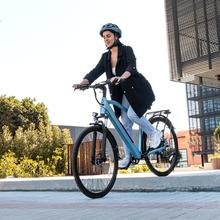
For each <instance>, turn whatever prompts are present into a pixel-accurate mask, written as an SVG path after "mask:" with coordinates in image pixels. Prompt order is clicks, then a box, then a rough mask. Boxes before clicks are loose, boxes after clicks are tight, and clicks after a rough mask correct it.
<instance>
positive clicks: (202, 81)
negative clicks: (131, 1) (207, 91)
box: [165, 0, 220, 87]
mask: <svg viewBox="0 0 220 220" xmlns="http://www.w3.org/2000/svg"><path fill="white" fill-rule="evenodd" d="M165 5H166V17H167V31H168V41H169V52H170V67H171V68H170V69H171V71H170V77H171V80H174V81H178V82H186V83H195V84H198V85H206V86H217V87H219V86H220V81H218V80H217V78H218V77H219V76H218V75H219V74H220V28H219V27H220V1H219V0H165Z"/></svg>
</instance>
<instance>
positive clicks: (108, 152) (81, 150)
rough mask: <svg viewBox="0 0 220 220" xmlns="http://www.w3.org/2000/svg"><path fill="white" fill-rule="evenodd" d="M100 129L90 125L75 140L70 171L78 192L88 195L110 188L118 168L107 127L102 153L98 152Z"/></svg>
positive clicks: (101, 192)
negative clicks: (103, 151)
mask: <svg viewBox="0 0 220 220" xmlns="http://www.w3.org/2000/svg"><path fill="white" fill-rule="evenodd" d="M102 142H103V129H102V127H101V126H96V125H95V126H92V127H89V128H87V129H85V130H84V131H83V132H82V133H81V134H80V136H79V138H78V139H77V141H76V143H75V146H74V150H73V160H72V171H73V175H74V177H75V181H76V184H77V185H78V187H79V189H80V191H81V192H82V193H84V194H85V195H86V196H88V197H90V198H100V197H103V196H105V195H106V194H107V193H108V192H109V191H110V190H111V189H112V187H113V185H114V183H115V180H116V175H117V171H118V150H117V144H116V141H115V139H114V137H113V136H112V134H111V133H110V132H109V131H108V130H107V134H106V144H105V156H104V157H103V153H102V149H103V147H102Z"/></svg>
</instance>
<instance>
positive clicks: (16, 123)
mask: <svg viewBox="0 0 220 220" xmlns="http://www.w3.org/2000/svg"><path fill="white" fill-rule="evenodd" d="M40 123H43V124H44V125H45V126H46V125H48V124H49V117H48V113H47V108H46V106H45V105H44V104H43V103H37V104H36V103H35V99H31V98H24V99H22V100H21V101H19V100H18V99H16V98H15V97H14V96H10V97H6V96H0V132H2V128H3V126H5V125H6V126H8V128H9V130H10V131H11V132H12V134H13V135H14V134H15V132H16V130H17V129H18V128H19V127H21V128H23V129H24V130H25V129H27V128H28V127H29V126H30V124H35V126H36V128H39V126H40Z"/></svg>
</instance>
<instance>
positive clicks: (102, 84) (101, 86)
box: [76, 79, 113, 90]
mask: <svg viewBox="0 0 220 220" xmlns="http://www.w3.org/2000/svg"><path fill="white" fill-rule="evenodd" d="M109 84H113V83H112V82H111V81H110V79H107V80H106V81H102V82H99V83H96V84H94V85H89V84H88V85H80V84H79V85H77V88H76V89H79V90H86V89H90V88H92V89H102V90H103V89H104V88H105V86H106V85H109Z"/></svg>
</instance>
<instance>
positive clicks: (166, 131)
mask: <svg viewBox="0 0 220 220" xmlns="http://www.w3.org/2000/svg"><path fill="white" fill-rule="evenodd" d="M150 122H151V124H152V125H153V126H154V127H155V128H157V129H158V130H160V131H161V132H162V134H163V136H162V139H161V143H160V145H159V147H157V148H161V149H162V150H161V151H157V152H155V153H152V154H151V153H150V151H149V146H147V143H148V142H147V135H145V134H143V147H144V151H145V152H148V156H146V157H145V161H146V164H147V166H148V167H149V169H150V170H151V171H152V172H153V173H154V174H156V175H157V176H167V175H169V174H170V173H171V172H172V171H173V169H174V168H175V166H176V164H177V161H178V156H179V151H178V141H177V137H176V133H175V131H174V128H173V126H172V124H171V122H170V121H169V119H167V118H164V117H160V116H158V117H154V118H151V119H150ZM151 150H152V149H151Z"/></svg>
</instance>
